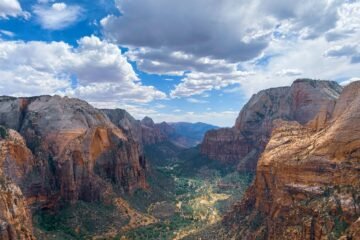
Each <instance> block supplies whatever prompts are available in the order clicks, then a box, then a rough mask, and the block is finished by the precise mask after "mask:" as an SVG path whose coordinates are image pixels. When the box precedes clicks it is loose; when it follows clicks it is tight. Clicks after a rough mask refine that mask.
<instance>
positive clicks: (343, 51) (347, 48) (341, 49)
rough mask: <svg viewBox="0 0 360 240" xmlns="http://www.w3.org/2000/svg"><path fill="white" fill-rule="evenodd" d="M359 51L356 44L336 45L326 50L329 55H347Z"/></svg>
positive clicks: (326, 54)
mask: <svg viewBox="0 0 360 240" xmlns="http://www.w3.org/2000/svg"><path fill="white" fill-rule="evenodd" d="M356 52H357V46H356V45H344V46H334V47H332V48H330V49H329V50H327V51H326V52H325V56H327V57H347V56H351V55H353V54H354V53H356Z"/></svg>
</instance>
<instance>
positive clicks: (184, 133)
mask: <svg viewBox="0 0 360 240" xmlns="http://www.w3.org/2000/svg"><path fill="white" fill-rule="evenodd" d="M168 125H170V126H171V127H172V128H174V129H175V132H174V135H170V136H169V138H170V140H171V141H173V142H175V143H177V144H178V145H180V146H184V147H194V146H196V145H198V144H200V143H201V142H202V140H203V138H204V135H205V133H206V132H207V131H209V130H216V129H219V127H217V126H214V125H210V124H207V123H202V122H197V123H188V122H175V123H168Z"/></svg>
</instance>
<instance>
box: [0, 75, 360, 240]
mask: <svg viewBox="0 0 360 240" xmlns="http://www.w3.org/2000/svg"><path fill="white" fill-rule="evenodd" d="M359 124H360V82H353V83H351V84H349V85H347V86H345V87H344V88H343V87H342V86H340V85H339V84H337V83H336V82H333V81H325V80H310V79H298V80H295V81H294V82H293V84H292V85H291V86H289V87H279V88H271V89H266V90H263V91H260V92H259V93H257V94H255V95H253V96H252V97H251V98H250V100H249V101H248V103H246V104H245V105H244V107H243V108H242V110H241V111H240V113H239V116H238V118H237V119H236V121H235V124H234V127H232V128H218V127H216V126H212V125H208V124H203V123H167V122H161V123H154V121H153V120H152V119H151V118H149V117H145V118H143V119H142V120H136V119H135V118H134V117H132V116H131V115H130V114H129V113H128V112H127V111H125V110H122V109H96V108H94V107H92V106H91V105H90V104H88V103H87V102H85V101H82V100H79V99H73V98H68V97H60V96H39V97H20V98H15V97H5V96H4V97H0V149H1V151H0V239H1V240H2V239H4V240H8V239H88V238H93V239H120V238H121V239H144V238H145V239H146V238H148V239H246V240H247V239H249V240H252V239H254V240H255V239H258V240H259V239H264V240H265V239H266V240H275V239H293V240H300V239H309V240H310V239H311V240H312V239H314V240H322V239H342V240H346V239H360V177H359V176H360V152H359V149H360V130H359V129H360V125H359ZM198 144H200V145H198ZM253 176H254V178H253ZM252 179H254V180H253V181H252ZM77 215H81V216H83V217H81V219H77ZM69 216H71V217H69ZM85 219H86V220H88V222H84V220H85ZM99 219H101V223H99ZM59 226H60V227H59ZM84 229H85V230H84ZM53 236H56V237H53Z"/></svg>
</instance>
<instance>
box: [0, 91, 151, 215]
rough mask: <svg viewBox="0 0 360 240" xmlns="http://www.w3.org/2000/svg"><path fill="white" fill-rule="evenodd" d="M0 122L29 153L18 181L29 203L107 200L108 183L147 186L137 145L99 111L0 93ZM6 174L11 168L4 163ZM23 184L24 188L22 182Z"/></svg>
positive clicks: (126, 188) (75, 103)
mask: <svg viewBox="0 0 360 240" xmlns="http://www.w3.org/2000/svg"><path fill="white" fill-rule="evenodd" d="M0 125H4V126H6V127H8V128H13V129H15V130H17V131H18V132H19V133H20V134H21V135H22V136H23V137H24V139H25V142H26V145H27V146H28V147H29V149H30V150H31V151H29V152H27V153H24V156H22V157H19V158H28V155H29V154H31V153H32V154H33V155H34V156H33V160H32V163H31V164H29V166H31V168H32V169H31V171H30V173H29V174H27V175H26V176H27V179H26V181H20V182H19V183H18V184H19V186H20V187H21V188H22V190H23V193H24V195H25V197H26V198H27V200H28V202H29V204H30V205H32V206H40V207H42V208H52V207H53V206H54V205H56V203H57V202H58V201H59V200H63V201H66V202H75V201H77V200H84V201H95V200H107V199H109V198H108V197H109V196H111V195H112V194H113V187H116V189H118V190H121V191H124V192H132V191H133V190H135V189H136V188H146V182H145V170H146V162H145V159H144V157H143V156H142V153H141V151H140V149H139V144H138V143H137V142H136V141H134V140H133V139H132V138H129V137H128V136H127V135H126V134H125V132H124V130H122V129H120V128H119V127H117V126H115V125H114V124H112V123H111V121H110V120H109V119H108V117H107V116H106V115H105V114H103V113H102V112H101V111H99V110H97V109H95V108H93V107H92V106H90V105H89V104H87V103H86V102H84V101H81V100H78V99H70V98H67V97H65V98H62V97H59V96H54V97H51V96H40V97H31V98H11V97H1V98H0ZM3 170H4V171H5V172H7V174H8V175H11V176H10V177H11V178H12V176H13V175H14V174H16V173H12V172H11V170H10V168H4V169H3ZM25 183H26V187H23V186H24V184H25Z"/></svg>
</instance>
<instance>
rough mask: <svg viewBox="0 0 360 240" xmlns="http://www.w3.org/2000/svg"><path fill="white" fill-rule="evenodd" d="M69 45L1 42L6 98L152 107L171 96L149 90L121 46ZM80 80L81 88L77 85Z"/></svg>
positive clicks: (90, 40) (94, 41) (87, 41)
mask: <svg viewBox="0 0 360 240" xmlns="http://www.w3.org/2000/svg"><path fill="white" fill-rule="evenodd" d="M78 44H79V46H78V47H77V48H74V47H72V46H70V45H68V44H66V43H64V42H51V43H45V42H36V41H35V42H22V41H0V73H1V85H2V86H6V87H5V88H3V89H0V94H4V95H17V96H20V95H25V96H29V95H39V94H55V93H56V94H61V95H69V96H74V97H80V98H83V99H85V100H88V101H90V102H113V103H114V104H121V103H127V102H132V103H146V102H150V101H152V100H154V99H162V98H165V97H166V95H165V94H164V93H162V92H160V91H158V90H157V89H155V88H154V87H152V86H144V85H142V84H141V82H140V81H139V79H138V77H137V76H136V74H135V72H134V70H133V68H132V66H131V65H130V64H129V63H128V62H127V60H126V57H125V56H123V55H122V54H121V52H120V50H119V49H118V47H116V46H115V45H113V44H111V43H108V42H106V41H101V40H100V39H98V38H97V37H95V36H91V37H84V38H82V39H80V40H79V41H78ZM74 77H75V78H77V84H76V86H72V83H71V79H72V78H74Z"/></svg>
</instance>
